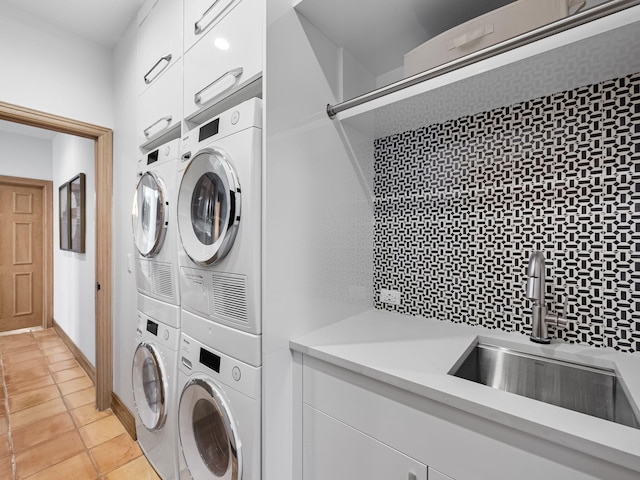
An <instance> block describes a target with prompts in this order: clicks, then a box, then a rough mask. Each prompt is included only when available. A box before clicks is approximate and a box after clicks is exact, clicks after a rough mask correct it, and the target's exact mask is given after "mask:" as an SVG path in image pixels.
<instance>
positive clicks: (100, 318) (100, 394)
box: [0, 102, 113, 410]
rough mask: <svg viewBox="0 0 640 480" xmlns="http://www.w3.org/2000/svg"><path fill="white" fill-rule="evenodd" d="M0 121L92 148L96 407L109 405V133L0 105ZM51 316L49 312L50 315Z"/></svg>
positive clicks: (110, 150)
mask: <svg viewBox="0 0 640 480" xmlns="http://www.w3.org/2000/svg"><path fill="white" fill-rule="evenodd" d="M0 120H7V121H9V122H15V123H21V124H24V125H29V126H32V127H38V128H43V129H45V130H53V131H55V132H60V133H66V134H69V135H75V136H78V137H84V138H89V139H92V140H93V141H94V144H95V175H96V185H95V190H96V278H95V282H96V339H95V340H96V406H97V408H98V410H104V409H106V408H109V406H110V405H111V392H112V388H113V359H112V357H113V338H112V300H111V299H112V261H111V198H112V188H113V132H112V131H111V129H109V128H105V127H100V126H98V125H92V124H89V123H85V122H80V121H78V120H73V119H70V118H65V117H60V116H58V115H53V114H50V113H45V112H41V111H38V110H32V109H30V108H26V107H21V106H18V105H13V104H10V103H4V102H0ZM51 313H52V314H53V312H51Z"/></svg>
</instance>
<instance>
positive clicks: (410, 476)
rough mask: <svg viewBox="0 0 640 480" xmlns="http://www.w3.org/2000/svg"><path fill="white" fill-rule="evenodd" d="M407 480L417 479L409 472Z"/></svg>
mask: <svg viewBox="0 0 640 480" xmlns="http://www.w3.org/2000/svg"><path fill="white" fill-rule="evenodd" d="M407 480H418V477H417V476H416V474H415V473H413V472H409V476H408V477H407Z"/></svg>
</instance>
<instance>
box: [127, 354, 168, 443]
mask: <svg viewBox="0 0 640 480" xmlns="http://www.w3.org/2000/svg"><path fill="white" fill-rule="evenodd" d="M131 376H132V381H133V400H134V402H135V406H136V411H137V412H138V416H139V417H140V420H141V421H142V424H143V425H144V426H145V427H146V428H147V430H149V431H152V432H156V431H158V430H160V429H161V428H162V427H163V426H164V423H165V421H166V419H167V376H166V372H165V369H164V363H163V362H162V358H161V356H160V354H159V352H158V351H157V349H156V348H155V347H154V346H153V345H151V344H149V343H147V342H142V343H140V344H139V345H138V347H137V348H136V351H135V353H134V355H133V369H132V375H131Z"/></svg>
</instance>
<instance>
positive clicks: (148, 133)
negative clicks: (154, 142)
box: [142, 115, 173, 138]
mask: <svg viewBox="0 0 640 480" xmlns="http://www.w3.org/2000/svg"><path fill="white" fill-rule="evenodd" d="M172 118H173V117H172V116H171V115H167V116H166V117H162V118H160V119H158V120H156V121H155V122H153V123H152V124H151V125H149V126H148V127H147V128H145V129H144V130H143V131H142V133H144V136H145V137H147V138H150V137H152V136H153V135H155V134H156V133H159V132H161V131H162V130H164V129H165V128H168V127H169V125H171V119H172ZM162 122H167V124H166V125H165V126H164V127H162V128H160V129H158V130H157V131H155V132H154V133H153V134H152V133H151V130H152V129H153V127H155V126H156V125H159V124H160V123H162Z"/></svg>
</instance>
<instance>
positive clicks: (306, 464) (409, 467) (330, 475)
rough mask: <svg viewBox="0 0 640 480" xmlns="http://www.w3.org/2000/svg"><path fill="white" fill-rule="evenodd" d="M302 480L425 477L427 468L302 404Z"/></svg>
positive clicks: (415, 479)
mask: <svg viewBox="0 0 640 480" xmlns="http://www.w3.org/2000/svg"><path fill="white" fill-rule="evenodd" d="M302 425H303V426H302V430H303V433H302V434H303V446H302V450H303V453H302V455H303V460H302V464H303V480H353V479H359V478H362V479H365V478H366V479H367V480H390V479H394V480H427V467H426V466H425V465H423V464H422V463H419V462H416V461H415V460H414V459H412V458H410V457H408V456H406V455H404V454H403V453H401V452H399V451H397V450H394V449H393V448H391V447H389V446H387V445H385V444H383V443H381V442H379V441H377V440H376V439H374V438H372V437H369V436H368V435H365V434H363V433H362V432H360V431H358V430H355V429H354V428H351V427H350V426H348V425H346V424H344V423H342V422H339V421H338V420H336V419H334V418H333V417H330V416H328V415H326V414H324V413H322V412H320V411H318V410H316V409H315V408H313V407H310V406H309V405H306V404H305V405H303V423H302Z"/></svg>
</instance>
